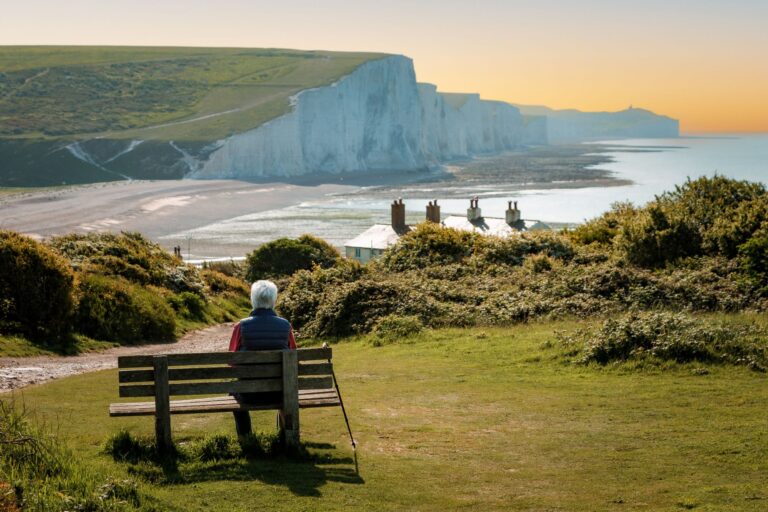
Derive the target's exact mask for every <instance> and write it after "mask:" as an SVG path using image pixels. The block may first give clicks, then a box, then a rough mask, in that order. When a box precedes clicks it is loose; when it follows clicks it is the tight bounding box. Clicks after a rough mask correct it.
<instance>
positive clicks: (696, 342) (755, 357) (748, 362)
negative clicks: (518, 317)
mask: <svg viewBox="0 0 768 512" xmlns="http://www.w3.org/2000/svg"><path fill="white" fill-rule="evenodd" d="M560 341H561V342H562V343H563V344H564V345H565V346H566V347H568V348H569V349H570V350H571V351H572V354H573V355H575V360H576V361H578V362H581V363H591V362H595V363H598V364H607V363H611V362H615V361H618V362H622V361H629V360H642V359H657V360H661V361H674V362H677V363H688V362H694V361H697V362H723V363H730V364H735V365H743V366H747V367H749V368H752V369H754V370H758V371H765V369H766V366H767V365H768V331H766V330H765V329H763V328H759V327H757V326H754V325H748V324H738V323H735V322H728V323H726V322H717V321H711V320H707V321H704V320H702V319H701V318H695V317H692V316H690V315H685V314H680V313H665V312H633V313H628V314H624V315H622V316H621V317H619V318H616V319H608V320H606V321H605V322H603V324H602V325H601V326H600V327H599V328H598V329H596V330H582V331H579V332H577V333H576V334H574V335H568V336H565V335H561V336H560Z"/></svg>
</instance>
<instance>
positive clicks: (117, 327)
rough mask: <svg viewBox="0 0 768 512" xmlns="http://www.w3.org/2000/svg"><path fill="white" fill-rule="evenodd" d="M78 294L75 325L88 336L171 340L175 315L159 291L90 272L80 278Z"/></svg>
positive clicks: (173, 333)
mask: <svg viewBox="0 0 768 512" xmlns="http://www.w3.org/2000/svg"><path fill="white" fill-rule="evenodd" d="M78 294H79V296H80V301H79V305H78V308H77V317H76V320H77V327H78V331H79V332H82V333H83V334H86V335H87V336H90V337H92V338H96V339H100V340H106V341H117V342H121V343H137V342H141V341H167V340H172V339H174V335H175V329H176V317H175V315H174V311H173V309H172V308H171V306H170V305H169V304H168V302H167V301H166V300H165V299H164V298H163V297H162V295H161V294H159V293H153V292H152V291H150V290H148V289H145V288H142V287H140V286H137V285H135V284H133V283H131V282H129V281H128V280H126V279H124V278H121V277H107V276H101V275H98V274H92V275H86V276H84V277H82V279H81V281H80V286H79V289H78ZM191 295H193V294H190V296H191ZM198 300H199V299H198Z"/></svg>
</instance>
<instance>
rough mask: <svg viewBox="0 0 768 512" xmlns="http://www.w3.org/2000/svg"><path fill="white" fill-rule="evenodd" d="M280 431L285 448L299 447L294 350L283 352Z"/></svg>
mask: <svg viewBox="0 0 768 512" xmlns="http://www.w3.org/2000/svg"><path fill="white" fill-rule="evenodd" d="M281 417H282V432H281V435H282V436H283V439H284V441H285V446H286V448H289V449H298V448H299V441H300V439H299V437H300V436H299V363H298V357H297V354H296V351H295V350H286V351H285V352H283V409H282V411H281Z"/></svg>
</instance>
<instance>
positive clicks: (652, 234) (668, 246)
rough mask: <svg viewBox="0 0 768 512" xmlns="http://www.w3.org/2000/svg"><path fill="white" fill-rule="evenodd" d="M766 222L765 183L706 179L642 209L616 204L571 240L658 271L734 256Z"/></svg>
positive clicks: (578, 231) (716, 177)
mask: <svg viewBox="0 0 768 512" xmlns="http://www.w3.org/2000/svg"><path fill="white" fill-rule="evenodd" d="M767 218H768V194H767V193H766V190H765V187H764V186H763V185H762V184H759V183H750V182H747V181H738V180H732V179H728V178H725V177H723V176H714V177H711V178H709V177H702V178H698V179H696V180H688V181H686V183H684V184H683V185H681V186H677V187H675V190H673V191H671V192H666V193H664V194H662V195H660V196H658V197H657V198H656V199H655V200H653V201H651V202H650V203H648V204H647V205H646V206H644V207H642V208H638V207H634V206H632V205H630V204H627V203H620V204H617V205H614V206H613V208H612V209H611V210H610V211H609V212H606V213H605V214H603V215H601V216H600V217H598V218H596V219H593V220H591V221H589V222H587V223H586V224H584V225H583V226H580V227H579V228H577V229H575V230H574V231H573V232H572V233H571V234H570V237H571V239H572V240H573V241H574V242H576V243H580V244H599V245H604V246H606V247H607V249H608V250H612V251H613V252H615V253H616V254H617V255H618V256H619V257H621V258H622V259H624V260H625V261H627V262H629V263H631V264H634V265H639V266H643V267H647V268H659V267H663V266H665V265H668V264H674V263H676V262H677V261H678V260H680V259H684V258H688V257H698V256H723V257H726V258H734V257H736V256H737V255H739V254H740V252H741V251H740V248H741V247H742V246H743V245H744V244H747V243H748V242H749V241H750V239H751V238H752V237H753V236H755V234H756V233H757V232H758V231H759V230H760V228H761V226H762V225H763V223H765V222H766V219H767Z"/></svg>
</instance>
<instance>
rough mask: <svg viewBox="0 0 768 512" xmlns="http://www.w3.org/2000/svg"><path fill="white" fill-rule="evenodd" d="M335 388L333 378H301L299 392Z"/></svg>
mask: <svg viewBox="0 0 768 512" xmlns="http://www.w3.org/2000/svg"><path fill="white" fill-rule="evenodd" d="M332 387H333V379H332V378H331V377H299V390H304V389H330V388H332Z"/></svg>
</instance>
